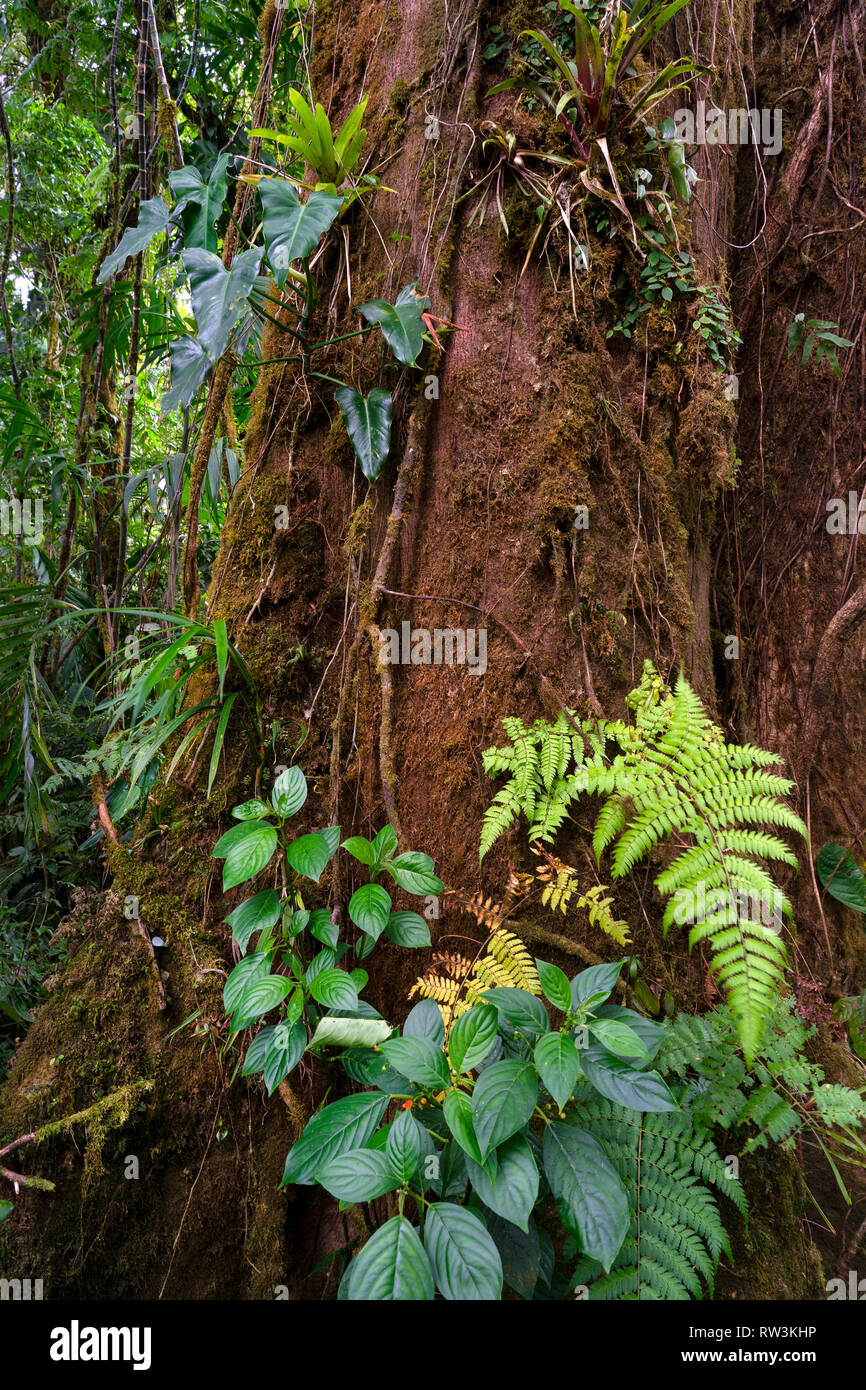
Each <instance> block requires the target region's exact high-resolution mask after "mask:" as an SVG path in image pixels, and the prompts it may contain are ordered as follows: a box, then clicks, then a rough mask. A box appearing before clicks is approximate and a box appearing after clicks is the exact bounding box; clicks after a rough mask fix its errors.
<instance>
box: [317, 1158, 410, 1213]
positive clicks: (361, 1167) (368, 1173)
mask: <svg viewBox="0 0 866 1390" xmlns="http://www.w3.org/2000/svg"><path fill="white" fill-rule="evenodd" d="M316 1182H317V1183H319V1184H320V1185H321V1186H322V1187H324V1188H325V1190H326V1191H327V1192H330V1194H331V1196H332V1197H338V1198H339V1199H340V1201H341V1202H372V1201H373V1200H374V1199H375V1198H376V1197H382V1196H383V1195H384V1194H385V1193H386V1192H393V1191H394V1189H395V1187H399V1182H398V1180H397V1178H396V1177H395V1176H394V1173H393V1172H392V1170H391V1165H390V1164H389V1162H388V1160H387V1158H386V1157H385V1155H384V1154H383V1153H378V1152H377V1151H376V1150H375V1149H349V1150H348V1152H347V1153H343V1154H337V1156H336V1157H335V1158H331V1159H329V1160H328V1161H327V1163H325V1164H324V1165H323V1166H322V1167H321V1168H320V1169H319V1171H318V1173H317V1174H316Z"/></svg>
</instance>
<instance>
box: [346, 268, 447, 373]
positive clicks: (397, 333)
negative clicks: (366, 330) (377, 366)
mask: <svg viewBox="0 0 866 1390" xmlns="http://www.w3.org/2000/svg"><path fill="white" fill-rule="evenodd" d="M429 308H430V300H429V299H428V298H427V297H426V295H422V294H418V293H417V291H416V290H415V286H414V285H407V286H406V288H405V289H402V290H401V291H400V293H399V294H398V296H397V301H396V303H395V304H389V303H388V301H387V300H385V299H371V300H370V302H369V303H368V304H362V305H360V307H359V309H358V313H359V314H361V315H362V316H363V317H364V318H365V319H366V320H367V322H368V323H378V325H379V327H380V328H381V330H382V334H383V336H384V338H385V341H386V342H387V344H388V346H389V347H390V349H391V351H392V352H393V354H394V356H395V357H396V359H397V361H398V362H403V363H404V364H405V365H406V366H411V365H412V364H413V363H414V361H415V359H416V357H417V356H418V354H419V352H420V351H421V348H422V346H423V343H424V337H423V334H424V325H423V323H422V321H421V315H422V314H423V313H425V312H426V310H427V309H429Z"/></svg>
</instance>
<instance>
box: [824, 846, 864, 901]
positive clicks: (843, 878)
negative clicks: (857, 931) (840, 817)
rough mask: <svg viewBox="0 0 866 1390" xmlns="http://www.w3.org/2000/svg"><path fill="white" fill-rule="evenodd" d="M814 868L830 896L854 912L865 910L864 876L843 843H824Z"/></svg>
mask: <svg viewBox="0 0 866 1390" xmlns="http://www.w3.org/2000/svg"><path fill="white" fill-rule="evenodd" d="M815 868H816V870H817V873H818V877H819V878H820V880H821V882H822V883H823V885H824V887H825V888H826V889H827V892H828V893H829V894H830V896H831V897H833V898H837V899H838V901H839V902H840V903H844V904H845V906H846V907H853V908H854V910H855V912H866V878H864V876H863V871H862V869H861V868H860V866H859V864H858V863H857V861H856V859H855V858H854V856H853V854H852V853H851V851H850V850H847V849H845V847H844V845H834V844H828V845H824V847H823V849H822V850H821V852H820V854H819V855H818V858H817V859H816V860H815Z"/></svg>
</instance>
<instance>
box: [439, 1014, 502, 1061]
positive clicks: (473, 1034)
mask: <svg viewBox="0 0 866 1390" xmlns="http://www.w3.org/2000/svg"><path fill="white" fill-rule="evenodd" d="M498 1027H499V1014H498V1013H497V1011H496V1009H494V1008H493V1005H492V1004H476V1005H475V1006H474V1008H471V1009H469V1010H467V1012H466V1013H465V1014H461V1015H460V1017H459V1018H458V1019H457V1021H456V1022H455V1023H454V1024H453V1026H452V1028H451V1033H450V1035H449V1038H448V1056H449V1057H450V1059H451V1065H452V1067H454V1068H455V1070H456V1071H472V1070H473V1068H474V1067H477V1066H478V1063H479V1062H483V1061H484V1058H485V1057H486V1056H487V1054H488V1052H489V1051H490V1049H491V1047H492V1046H493V1044H494V1042H495V1040H496V1033H497V1029H498Z"/></svg>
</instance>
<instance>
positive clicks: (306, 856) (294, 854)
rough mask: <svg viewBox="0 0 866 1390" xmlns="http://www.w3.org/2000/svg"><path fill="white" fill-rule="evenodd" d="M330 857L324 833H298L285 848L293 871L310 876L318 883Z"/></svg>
mask: <svg viewBox="0 0 866 1390" xmlns="http://www.w3.org/2000/svg"><path fill="white" fill-rule="evenodd" d="M330 858H331V850H330V846H329V845H328V842H327V840H326V839H325V837H324V835H320V834H317V833H315V832H314V833H313V834H312V835H300V836H299V837H298V839H297V840H293V841H292V843H291V844H290V845H289V847H288V849H287V850H286V859H287V860H288V861H289V863H290V864H291V866H292V868H293V869H294V871H295V873H297V874H303V875H304V877H305V878H311V879H312V880H313V882H314V883H318V881H319V879H320V878H321V876H322V871H323V870H324V869H325V867H326V866H327V864H328V861H329V860H330Z"/></svg>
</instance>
